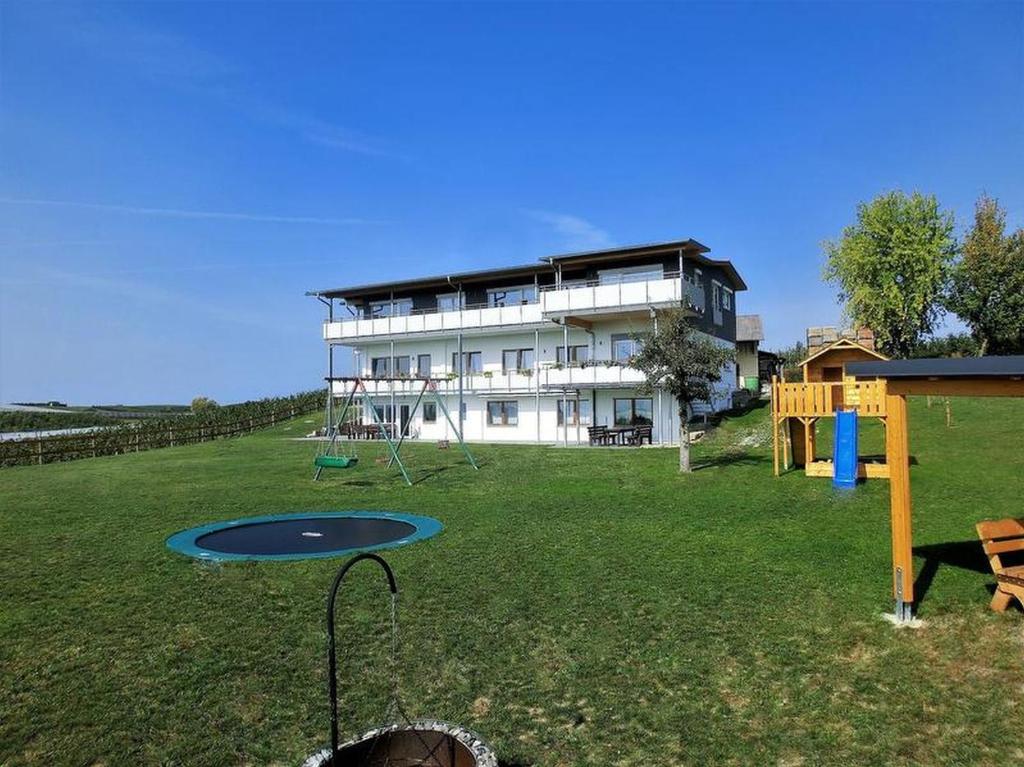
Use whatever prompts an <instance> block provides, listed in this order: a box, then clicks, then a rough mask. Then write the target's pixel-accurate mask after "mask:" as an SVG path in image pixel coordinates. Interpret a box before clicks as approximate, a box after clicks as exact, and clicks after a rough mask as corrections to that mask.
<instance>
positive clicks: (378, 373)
mask: <svg viewBox="0 0 1024 767" xmlns="http://www.w3.org/2000/svg"><path fill="white" fill-rule="evenodd" d="M370 375H371V376H373V377H374V378H387V377H388V376H389V375H391V358H390V357H374V358H373V359H371V360H370Z"/></svg>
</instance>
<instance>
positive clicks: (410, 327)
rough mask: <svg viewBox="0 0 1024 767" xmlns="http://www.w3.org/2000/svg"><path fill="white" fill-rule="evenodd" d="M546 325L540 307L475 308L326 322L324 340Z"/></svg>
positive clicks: (537, 305) (536, 304)
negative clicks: (543, 323)
mask: <svg viewBox="0 0 1024 767" xmlns="http://www.w3.org/2000/svg"><path fill="white" fill-rule="evenodd" d="M542 322H543V317H542V316H541V311H540V304H538V303H532V304H518V305H516V306H476V307H466V308H465V309H463V310H462V311H451V312H438V311H432V310H431V311H413V312H412V313H410V314H405V315H400V316H397V317H374V318H372V319H363V318H355V317H354V318H352V319H346V320H335V321H334V322H325V323H324V340H325V341H335V342H337V341H341V342H344V341H348V340H358V339H367V338H376V339H381V338H386V337H388V336H404V335H410V334H411V335H420V334H423V335H428V334H429V335H450V334H452V333H459V332H467V331H477V332H479V331H487V330H499V329H522V328H523V327H524V326H531V325H540V324H541V323H542Z"/></svg>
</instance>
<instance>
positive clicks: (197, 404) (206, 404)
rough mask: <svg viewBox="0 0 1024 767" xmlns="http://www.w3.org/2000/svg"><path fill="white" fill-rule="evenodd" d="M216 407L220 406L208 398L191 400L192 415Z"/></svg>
mask: <svg viewBox="0 0 1024 767" xmlns="http://www.w3.org/2000/svg"><path fill="white" fill-rule="evenodd" d="M218 407H220V405H218V404H217V401H216V400H214V399H210V398H209V397H195V398H194V399H193V400H192V412H193V413H202V412H205V411H207V410H213V409H214V408H218Z"/></svg>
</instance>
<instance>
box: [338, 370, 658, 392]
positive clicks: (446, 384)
mask: <svg viewBox="0 0 1024 767" xmlns="http://www.w3.org/2000/svg"><path fill="white" fill-rule="evenodd" d="M442 379H443V380H441V381H440V382H439V383H438V389H439V390H441V392H442V393H450V394H454V393H455V392H456V391H458V388H459V378H458V376H457V375H455V374H450V375H449V376H447V377H445V376H442ZM643 380H644V374H643V373H641V372H640V371H639V370H635V369H634V368H630V367H627V366H625V365H618V364H614V363H603V362H596V363H588V364H586V365H572V366H570V367H563V366H559V365H556V364H549V365H547V366H542V367H541V368H540V369H539V370H538V371H537V372H536V373H534V371H533V370H532V369H529V370H517V371H509V372H504V373H502V372H498V371H492V372H490V371H489V372H483V373H467V374H466V375H465V376H463V379H462V388H463V391H465V392H467V393H477V394H479V393H484V394H486V393H487V392H502V393H506V392H521V393H529V392H536V391H538V390H539V391H544V390H546V389H562V388H590V387H594V386H600V387H607V386H615V385H618V384H621V385H623V386H635V385H636V384H638V383H641V382H642V381H643ZM363 383H364V385H365V386H366V389H367V391H368V392H369V393H370V394H373V395H382V394H391V393H392V392H394V393H395V394H409V395H418V394H419V393H420V390H421V389H422V388H423V381H422V379H418V378H409V379H400V380H395V381H374V380H372V379H369V378H367V379H364V381H363ZM335 390H336V391H337V392H338V393H341V392H343V391H344V390H345V385H344V384H342V383H340V382H338V383H336V384H335Z"/></svg>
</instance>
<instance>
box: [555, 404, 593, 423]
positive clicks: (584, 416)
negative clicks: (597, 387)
mask: <svg viewBox="0 0 1024 767" xmlns="http://www.w3.org/2000/svg"><path fill="white" fill-rule="evenodd" d="M563 404H564V405H565V412H562V406H563ZM576 404H577V402H576V400H574V399H568V400H565V402H564V403H563V402H562V400H558V425H559V426H565V425H566V420H565V413H568V414H569V422H568V425H569V426H577V425H579V426H590V422H591V420H592V419H591V417H590V415H591V413H590V406H591V402H590V400H588V399H581V400H580V401H579V406H580V408H579V412H578V413H577V412H576Z"/></svg>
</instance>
